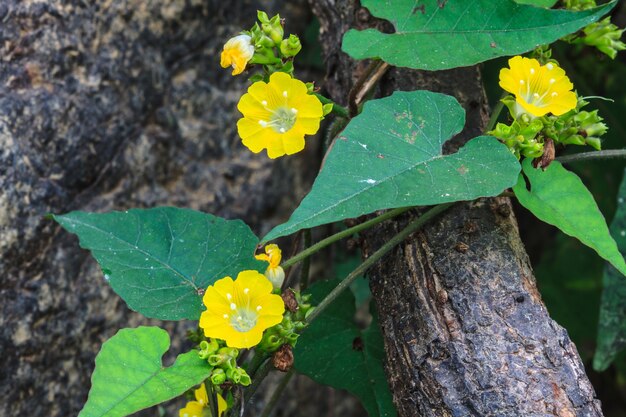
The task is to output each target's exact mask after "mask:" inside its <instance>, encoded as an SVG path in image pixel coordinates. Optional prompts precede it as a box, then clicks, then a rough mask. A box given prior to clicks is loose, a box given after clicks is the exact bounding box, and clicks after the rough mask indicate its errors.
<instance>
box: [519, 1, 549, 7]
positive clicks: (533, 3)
mask: <svg viewBox="0 0 626 417" xmlns="http://www.w3.org/2000/svg"><path fill="white" fill-rule="evenodd" d="M557 1H559V0H515V2H516V3H519V4H530V5H531V6H537V7H548V8H549V7H552V6H554V5H555V4H556V2H557Z"/></svg>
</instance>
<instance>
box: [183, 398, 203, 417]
mask: <svg viewBox="0 0 626 417" xmlns="http://www.w3.org/2000/svg"><path fill="white" fill-rule="evenodd" d="M204 410H205V408H204V406H203V405H202V404H200V403H199V402H197V401H189V402H188V403H187V405H186V406H185V408H182V409H181V410H180V411H179V412H178V415H179V417H194V416H195V417H204Z"/></svg>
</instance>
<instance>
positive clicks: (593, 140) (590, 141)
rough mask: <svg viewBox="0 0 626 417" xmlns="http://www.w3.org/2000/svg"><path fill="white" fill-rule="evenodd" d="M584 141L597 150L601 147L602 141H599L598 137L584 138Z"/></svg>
mask: <svg viewBox="0 0 626 417" xmlns="http://www.w3.org/2000/svg"><path fill="white" fill-rule="evenodd" d="M585 143H586V144H587V145H589V146H591V147H592V148H593V149H595V150H597V151H599V150H601V149H602V142H601V141H600V138H594V137H591V138H585Z"/></svg>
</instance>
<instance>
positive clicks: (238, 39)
mask: <svg viewBox="0 0 626 417" xmlns="http://www.w3.org/2000/svg"><path fill="white" fill-rule="evenodd" d="M253 56H254V45H252V38H251V37H250V36H248V35H239V36H235V37H234V38H230V39H229V40H228V42H226V44H224V49H223V50H222V56H221V57H220V65H221V66H222V68H228V67H231V66H232V67H233V74H232V75H237V74H241V73H242V72H243V70H245V69H246V66H247V65H248V62H249V61H250V60H251V59H252V57H253Z"/></svg>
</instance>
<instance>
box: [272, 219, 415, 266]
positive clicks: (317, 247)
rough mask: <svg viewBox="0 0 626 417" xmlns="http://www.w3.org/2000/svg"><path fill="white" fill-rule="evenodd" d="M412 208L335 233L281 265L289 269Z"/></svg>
mask: <svg viewBox="0 0 626 417" xmlns="http://www.w3.org/2000/svg"><path fill="white" fill-rule="evenodd" d="M411 208H412V207H400V208H397V209H393V210H389V211H387V212H385V213H383V214H381V215H380V216H377V217H374V218H373V219H370V220H368V221H366V222H363V223H361V224H357V225H356V226H353V227H350V228H348V229H346V230H343V231H341V232H338V233H335V234H334V235H332V236H328V237H327V238H326V239H322V240H320V241H319V242H317V243H316V244H314V245H312V246H311V247H309V248H307V249H304V250H303V251H302V252H300V253H298V254H297V255H295V256H293V257H292V258H290V259H287V260H286V261H285V262H283V264H282V265H281V266H282V267H283V268H288V267H290V266H292V265H294V264H296V263H298V262H300V261H302V260H303V259H305V258H307V257H309V256H311V255H313V254H314V253H316V252H319V251H320V250H322V249H324V248H325V247H326V246H328V245H331V244H333V243H335V242H337V241H338V240H341V239H343V238H345V237H349V236H352V235H353V234H355V233H358V232H360V231H362V230H365V229H368V228H370V227H372V226H375V225H377V224H378V223H380V222H384V221H385V220H389V219H392V218H394V217H396V216H398V215H400V214H402V213H404V212H405V211H408V210H410V209H411Z"/></svg>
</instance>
